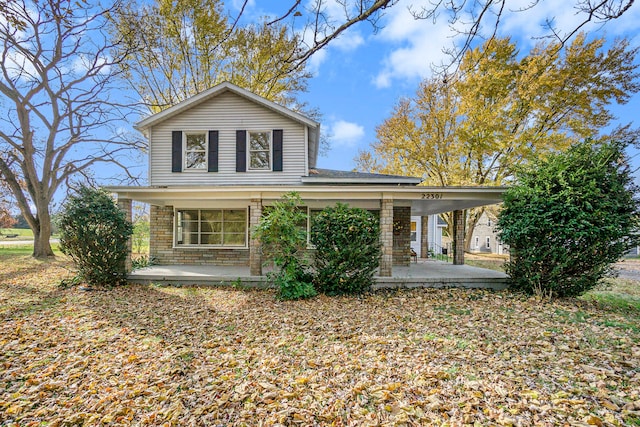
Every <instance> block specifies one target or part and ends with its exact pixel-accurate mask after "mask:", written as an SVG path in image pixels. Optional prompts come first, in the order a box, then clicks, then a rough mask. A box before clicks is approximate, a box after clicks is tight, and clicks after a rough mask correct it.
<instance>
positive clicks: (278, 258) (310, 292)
mask: <svg viewBox="0 0 640 427" xmlns="http://www.w3.org/2000/svg"><path fill="white" fill-rule="evenodd" d="M301 205H302V200H301V199H300V196H299V195H298V194H297V193H295V192H293V193H289V194H285V195H284V196H283V197H282V200H279V201H277V202H275V203H274V205H273V206H272V207H270V208H269V209H265V213H264V215H263V216H262V218H261V219H260V222H259V223H258V225H257V226H256V227H255V229H254V230H252V232H253V235H254V237H255V238H258V239H260V241H261V244H262V252H263V253H264V254H268V255H269V257H270V258H272V259H273V262H274V264H275V266H276V267H277V269H276V271H274V272H271V273H269V274H268V275H267V277H268V278H269V280H270V282H271V283H272V284H273V285H275V286H276V287H277V288H278V289H279V292H278V297H279V298H281V299H288V300H290V299H300V298H309V297H312V296H315V295H316V291H315V289H314V288H313V284H312V276H311V275H310V273H309V272H308V270H309V261H308V260H307V258H306V254H305V253H306V248H307V231H306V222H307V214H306V212H305V211H302V210H301V209H300V206H301Z"/></svg>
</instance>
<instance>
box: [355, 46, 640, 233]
mask: <svg viewBox="0 0 640 427" xmlns="http://www.w3.org/2000/svg"><path fill="white" fill-rule="evenodd" d="M605 43H606V42H605V40H604V38H598V39H594V40H591V41H588V40H587V39H586V36H585V35H583V34H581V35H579V36H578V37H576V38H575V40H574V41H573V42H572V43H571V45H570V46H567V47H566V49H564V50H561V49H560V47H561V46H560V45H559V44H558V43H546V44H540V45H539V46H538V47H536V48H535V49H533V50H532V51H531V52H529V54H527V55H525V56H521V55H519V52H518V49H517V46H516V44H515V43H514V42H512V41H511V40H510V39H508V38H505V39H495V40H491V41H488V42H486V43H485V44H484V45H483V46H481V47H479V48H477V49H473V50H469V51H468V52H467V53H466V54H465V56H464V58H463V60H462V62H461V64H460V67H459V69H458V71H457V72H456V73H454V74H450V75H448V76H446V77H445V78H442V77H441V76H439V77H433V78H430V79H426V80H425V81H423V82H422V83H421V84H420V86H419V88H418V90H417V92H416V95H415V97H413V98H407V99H402V100H400V101H399V102H398V104H397V105H396V106H395V108H394V111H393V114H392V115H391V117H389V118H388V119H386V120H385V121H384V122H383V123H382V124H381V125H379V126H378V127H377V129H376V132H377V141H376V142H375V143H373V144H372V145H371V149H370V151H366V152H361V153H360V155H359V158H358V159H357V160H358V164H359V168H360V169H364V170H370V171H374V172H382V173H392V174H402V175H409V176H421V177H423V178H424V182H425V184H426V185H436V186H456V185H458V186H465V185H478V186H496V185H507V184H511V183H512V182H513V179H514V175H513V174H514V170H515V169H516V168H517V167H518V166H519V165H521V164H524V163H526V162H529V161H531V160H533V159H535V158H537V157H539V156H544V155H545V154H546V153H550V152H554V151H558V150H564V149H566V148H567V147H569V146H570V145H572V144H573V143H576V142H577V141H580V140H582V139H584V138H588V137H592V138H596V139H598V138H612V137H615V138H617V139H620V140H625V141H633V140H635V139H636V138H637V135H638V130H637V129H632V128H630V127H629V126H627V127H623V128H617V129H615V130H614V131H613V132H612V135H600V134H599V132H600V131H601V130H602V129H604V128H606V127H607V126H608V125H610V124H611V123H612V121H613V120H614V118H615V117H614V115H613V113H612V112H611V110H610V107H611V105H612V104H613V103H617V104H624V103H626V102H627V101H628V100H629V98H630V97H631V96H632V95H633V94H634V93H636V92H638V90H639V89H640V83H639V82H638V71H637V68H638V64H637V63H636V62H635V60H636V58H637V54H638V47H631V45H630V42H629V40H626V39H621V40H617V41H616V42H615V43H613V45H612V46H611V47H610V48H609V49H608V50H606V49H605ZM482 212H483V211H482V209H476V210H472V211H470V212H469V221H468V227H467V239H466V240H467V243H469V242H470V240H471V239H470V236H471V235H472V233H473V228H474V227H475V224H476V222H477V221H478V219H479V218H480V216H481V215H482Z"/></svg>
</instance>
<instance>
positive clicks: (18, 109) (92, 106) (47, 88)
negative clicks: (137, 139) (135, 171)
mask: <svg viewBox="0 0 640 427" xmlns="http://www.w3.org/2000/svg"><path fill="white" fill-rule="evenodd" d="M116 8H117V3H116V5H113V6H112V7H106V8H97V7H93V6H92V5H90V4H88V3H87V2H82V1H80V2H76V1H74V0H62V1H60V0H44V1H31V0H15V1H9V2H7V3H6V5H5V6H4V8H3V10H2V14H3V15H4V16H5V17H6V16H9V17H11V19H0V39H1V40H2V45H1V46H0V55H1V56H2V61H0V175H1V176H2V179H3V180H4V182H5V183H6V185H7V187H8V189H9V191H10V192H11V195H12V197H13V199H14V200H15V202H16V204H17V206H18V208H19V209H20V212H21V214H22V216H23V217H24V218H25V219H26V221H27V223H28V224H29V227H30V228H31V230H32V231H33V236H34V249H33V255H34V256H35V257H46V256H51V255H53V252H52V250H51V245H50V243H49V238H50V235H51V212H50V205H51V202H52V200H53V199H54V195H55V194H56V192H57V191H58V190H59V189H60V188H61V186H63V185H65V184H66V183H67V182H69V181H70V180H75V179H83V178H85V177H86V176H87V175H88V174H89V171H90V170H91V168H92V167H93V166H94V165H96V164H98V163H102V162H109V163H116V164H119V163H120V162H121V158H120V156H122V155H123V154H124V153H128V152H131V150H135V149H137V148H138V147H137V146H136V144H134V143H132V142H131V141H129V140H126V139H125V137H124V136H123V135H122V134H121V132H120V131H118V128H119V125H120V124H121V123H122V122H121V120H122V119H123V118H124V115H125V114H126V113H127V112H128V111H129V106H128V105H125V104H120V103H118V101H117V100H116V98H117V97H109V94H110V93H111V91H112V90H113V89H114V88H115V87H116V80H115V77H116V75H117V73H118V71H117V67H116V64H117V62H118V58H117V57H114V56H112V53H113V49H114V48H115V47H116V45H117V44H118V43H119V41H118V40H115V41H112V40H110V37H109V36H108V34H107V33H106V30H105V27H106V24H107V19H106V18H107V16H108V15H109V14H110V13H113V12H114V11H115V9H116Z"/></svg>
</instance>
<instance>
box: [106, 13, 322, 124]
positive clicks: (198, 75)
mask: <svg viewBox="0 0 640 427" xmlns="http://www.w3.org/2000/svg"><path fill="white" fill-rule="evenodd" d="M113 27H114V32H115V33H116V34H117V36H118V37H121V38H123V40H125V42H126V43H125V44H124V45H122V46H121V49H122V50H123V51H124V52H122V56H123V57H124V58H125V61H124V62H123V63H122V64H120V66H121V68H122V70H123V71H124V72H125V74H126V76H127V77H128V79H127V80H128V81H129V82H130V84H131V85H132V87H133V88H134V89H135V90H136V91H137V93H138V94H139V95H140V97H141V98H142V100H143V102H144V103H145V105H146V106H147V107H148V108H149V110H150V111H151V112H152V113H155V112H158V111H162V110H164V109H166V108H168V107H170V106H172V105H174V104H177V103H178V102H180V101H183V100H185V99H187V98H189V97H190V96H192V95H195V94H196V93H199V92H202V91H204V90H206V89H209V88H210V87H212V86H215V85H216V84H218V83H221V82H223V81H229V82H231V83H234V84H236V85H238V86H240V87H242V88H244V89H247V90H249V91H251V92H253V93H255V94H257V95H260V96H262V97H264V98H267V99H269V100H271V101H274V102H277V103H279V104H282V105H286V106H291V107H294V108H295V107H299V105H297V104H296V95H297V94H298V93H300V92H304V91H306V88H307V79H308V78H309V77H310V74H309V73H308V72H307V71H305V69H304V65H300V64H298V65H296V66H294V65H293V63H292V61H291V59H292V58H295V57H297V56H298V55H300V53H301V50H302V48H303V47H302V45H301V39H300V37H299V36H298V35H296V34H292V33H290V32H288V31H287V30H286V28H285V27H283V26H282V25H279V24H276V23H274V24H272V25H266V22H261V23H252V24H248V25H245V26H240V25H239V23H238V22H237V21H232V20H230V18H229V17H227V16H226V15H225V12H224V9H223V5H222V2H221V1H220V0H154V1H152V2H141V3H138V2H135V1H133V2H130V3H128V5H127V6H126V8H124V9H123V10H121V11H120V13H118V14H117V15H114V21H113Z"/></svg>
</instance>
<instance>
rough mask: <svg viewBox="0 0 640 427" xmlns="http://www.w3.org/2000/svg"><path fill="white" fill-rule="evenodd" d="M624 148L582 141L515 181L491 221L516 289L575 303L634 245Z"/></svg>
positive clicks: (635, 211)
mask: <svg viewBox="0 0 640 427" xmlns="http://www.w3.org/2000/svg"><path fill="white" fill-rule="evenodd" d="M625 148H626V144H624V143H620V142H603V143H596V144H593V143H592V142H591V141H585V142H582V143H580V144H577V145H575V146H573V147H571V148H569V149H568V150H567V151H566V152H565V153H557V154H552V155H550V156H549V157H548V158H546V159H544V160H538V161H535V162H533V163H531V164H530V165H528V167H526V168H525V169H523V170H521V171H519V172H518V173H517V177H518V183H517V184H516V185H515V186H514V187H512V188H510V189H509V190H508V191H507V193H506V194H505V196H504V207H503V209H502V211H501V214H500V216H499V219H498V228H499V230H500V238H501V239H502V241H503V242H504V243H506V244H508V245H509V246H510V249H511V253H512V257H511V260H510V261H509V262H508V263H507V264H506V271H507V273H508V274H509V276H510V280H511V284H512V286H513V287H514V288H515V289H518V290H522V291H525V292H527V293H535V294H539V295H548V296H554V297H565V296H577V295H581V294H582V293H584V292H587V291H588V290H590V289H592V288H594V287H595V286H596V285H597V284H598V282H599V281H600V280H601V279H602V278H603V277H606V276H609V275H611V274H612V273H613V269H612V265H613V263H615V262H616V261H618V260H619V259H620V258H621V257H622V256H623V255H624V254H625V253H626V252H627V251H628V250H629V249H631V248H633V247H635V246H637V245H638V244H639V243H640V235H639V234H638V226H639V225H640V208H639V205H638V203H639V202H640V199H639V198H638V187H637V186H636V185H635V184H634V183H633V177H632V176H631V172H630V169H629V166H628V159H627V157H626V155H625Z"/></svg>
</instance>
